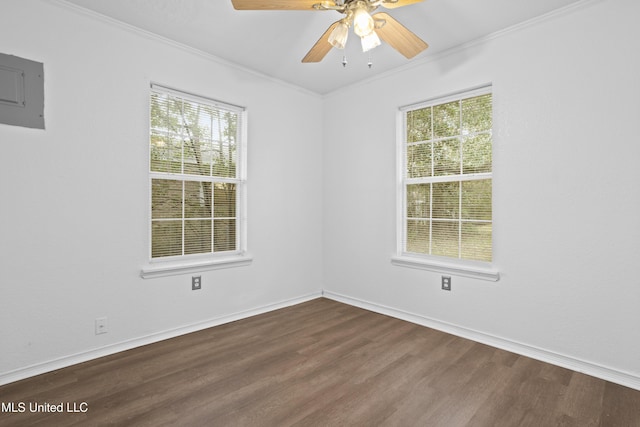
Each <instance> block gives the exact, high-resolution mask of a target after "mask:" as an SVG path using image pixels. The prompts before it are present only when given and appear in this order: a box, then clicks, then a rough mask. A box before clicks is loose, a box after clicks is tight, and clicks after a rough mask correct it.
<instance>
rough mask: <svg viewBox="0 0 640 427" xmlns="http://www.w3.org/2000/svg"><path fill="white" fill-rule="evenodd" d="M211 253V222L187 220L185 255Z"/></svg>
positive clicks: (185, 223)
mask: <svg viewBox="0 0 640 427" xmlns="http://www.w3.org/2000/svg"><path fill="white" fill-rule="evenodd" d="M207 252H211V220H186V221H185V222H184V253H185V255H189V254H201V253H207Z"/></svg>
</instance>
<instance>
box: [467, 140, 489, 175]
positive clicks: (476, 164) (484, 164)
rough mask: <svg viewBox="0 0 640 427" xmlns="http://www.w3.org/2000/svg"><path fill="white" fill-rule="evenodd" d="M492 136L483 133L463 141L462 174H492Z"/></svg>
mask: <svg viewBox="0 0 640 427" xmlns="http://www.w3.org/2000/svg"><path fill="white" fill-rule="evenodd" d="M491 152H492V148H491V134H490V133H483V134H480V135H475V136H471V137H468V138H464V139H463V140H462V173H465V174H469V173H482V172H491V169H492V165H491Z"/></svg>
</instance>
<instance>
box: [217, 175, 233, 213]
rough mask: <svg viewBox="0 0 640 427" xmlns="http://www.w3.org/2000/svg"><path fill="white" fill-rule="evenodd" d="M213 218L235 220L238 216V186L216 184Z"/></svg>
mask: <svg viewBox="0 0 640 427" xmlns="http://www.w3.org/2000/svg"><path fill="white" fill-rule="evenodd" d="M213 216H214V217H216V218H234V217H235V216H236V184H228V183H216V184H215V186H214V190H213Z"/></svg>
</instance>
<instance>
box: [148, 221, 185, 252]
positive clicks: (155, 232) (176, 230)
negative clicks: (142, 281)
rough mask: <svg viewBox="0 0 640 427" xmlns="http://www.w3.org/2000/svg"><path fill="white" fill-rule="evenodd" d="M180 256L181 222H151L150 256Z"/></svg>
mask: <svg viewBox="0 0 640 427" xmlns="http://www.w3.org/2000/svg"><path fill="white" fill-rule="evenodd" d="M175 255H182V221H181V220H178V221H174V220H171V221H152V223H151V256H152V257H153V258H157V257H164V256H175Z"/></svg>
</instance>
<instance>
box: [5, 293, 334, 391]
mask: <svg viewBox="0 0 640 427" xmlns="http://www.w3.org/2000/svg"><path fill="white" fill-rule="evenodd" d="M321 296H322V292H314V293H311V294H307V295H303V296H300V297H296V298H291V299H288V300H284V301H280V302H277V303H273V304H268V305H264V306H261V307H256V308H253V309H250V310H244V311H240V312H237V313H233V314H229V315H225V316H220V317H216V318H213V319H209V320H206V321H204V322H198V323H194V324H191V325H186V326H182V327H179V328H175V329H170V330H167V331H162V332H157V333H154V334H151V335H146V336H143V337H139V338H134V339H131V340H127V341H123V342H119V343H115V344H110V345H107V346H104V347H100V348H96V349H93V350H88V351H83V352H81V353H76V354H72V355H69V356H64V357H61V358H58V359H55V360H50V361H47V362H42V363H38V364H35V365H31V366H27V367H24V368H20V369H16V370H14V371H9V372H6V373H0V385H5V384H9V383H12V382H15V381H19V380H23V379H25V378H29V377H33V376H35V375H40V374H44V373H46V372H51V371H55V370H56V369H62V368H66V367H68V366H71V365H75V364H78V363H82V362H87V361H89V360H93V359H97V358H100V357H104V356H109V355H111V354H114V353H118V352H121V351H125V350H130V349H132V348H136V347H140V346H143V345H147V344H152V343H154V342H158V341H163V340H166V339H169V338H175V337H177V336H180V335H184V334H188V333H191V332H196V331H200V330H202V329H207V328H211V327H214V326H218V325H222V324H225V323H229V322H235V321H236V320H240V319H245V318H247V317H251V316H255V315H258V314H263V313H267V312H269V311H274V310H278V309H280V308H284V307H289V306H291V305H295V304H300V303H303V302H306V301H310V300H312V299H316V298H320V297H321Z"/></svg>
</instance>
